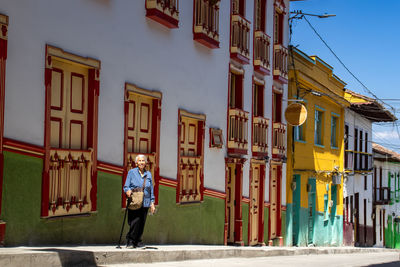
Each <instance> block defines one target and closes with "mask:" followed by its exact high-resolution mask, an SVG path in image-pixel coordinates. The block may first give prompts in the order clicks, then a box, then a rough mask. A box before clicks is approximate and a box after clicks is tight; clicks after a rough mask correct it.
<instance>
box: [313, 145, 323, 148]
mask: <svg viewBox="0 0 400 267" xmlns="http://www.w3.org/2000/svg"><path fill="white" fill-rule="evenodd" d="M314 146H316V147H319V148H325V146H324V145H319V144H314Z"/></svg>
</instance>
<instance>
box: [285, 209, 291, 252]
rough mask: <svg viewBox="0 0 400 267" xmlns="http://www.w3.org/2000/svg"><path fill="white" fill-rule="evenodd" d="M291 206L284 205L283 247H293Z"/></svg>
mask: <svg viewBox="0 0 400 267" xmlns="http://www.w3.org/2000/svg"><path fill="white" fill-rule="evenodd" d="M292 214H293V204H292V203H286V225H285V229H286V230H285V233H286V237H285V243H284V244H285V246H293V238H292V236H293V216H292Z"/></svg>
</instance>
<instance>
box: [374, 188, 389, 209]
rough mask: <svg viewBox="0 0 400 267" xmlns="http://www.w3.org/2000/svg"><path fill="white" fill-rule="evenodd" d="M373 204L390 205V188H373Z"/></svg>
mask: <svg viewBox="0 0 400 267" xmlns="http://www.w3.org/2000/svg"><path fill="white" fill-rule="evenodd" d="M374 200H375V204H378V205H387V204H389V203H390V187H379V188H375V196H374Z"/></svg>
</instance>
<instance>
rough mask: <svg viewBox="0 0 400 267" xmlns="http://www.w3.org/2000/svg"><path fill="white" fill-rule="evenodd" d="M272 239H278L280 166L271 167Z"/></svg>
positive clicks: (270, 216) (270, 217)
mask: <svg viewBox="0 0 400 267" xmlns="http://www.w3.org/2000/svg"><path fill="white" fill-rule="evenodd" d="M270 203H271V207H270V215H269V219H270V234H269V236H270V239H274V238H276V237H277V236H278V235H277V231H278V229H277V228H278V226H277V220H278V166H276V165H272V166H271V187H270Z"/></svg>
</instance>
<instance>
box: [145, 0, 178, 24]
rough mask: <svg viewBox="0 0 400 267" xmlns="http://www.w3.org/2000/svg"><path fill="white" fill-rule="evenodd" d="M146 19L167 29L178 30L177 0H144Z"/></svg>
mask: <svg viewBox="0 0 400 267" xmlns="http://www.w3.org/2000/svg"><path fill="white" fill-rule="evenodd" d="M146 17H149V18H151V19H153V20H155V21H157V22H159V23H161V24H163V25H165V26H167V27H168V28H178V23H179V0H146Z"/></svg>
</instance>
